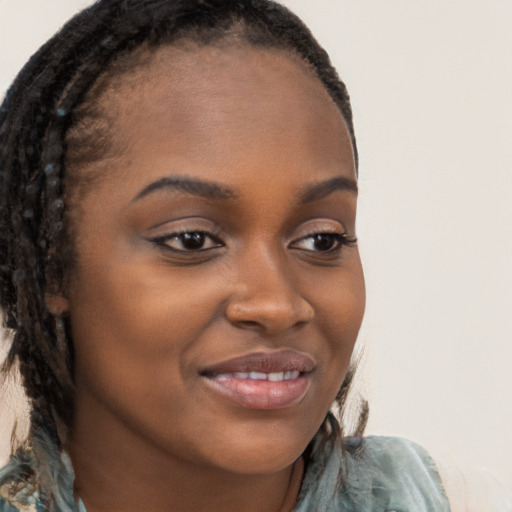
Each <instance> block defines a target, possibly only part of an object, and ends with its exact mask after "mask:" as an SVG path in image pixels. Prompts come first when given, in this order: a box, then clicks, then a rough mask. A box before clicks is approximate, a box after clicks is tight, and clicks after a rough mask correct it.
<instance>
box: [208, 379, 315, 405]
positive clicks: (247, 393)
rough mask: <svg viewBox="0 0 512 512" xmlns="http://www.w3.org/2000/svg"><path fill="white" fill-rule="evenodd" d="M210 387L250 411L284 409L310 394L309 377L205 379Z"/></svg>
mask: <svg viewBox="0 0 512 512" xmlns="http://www.w3.org/2000/svg"><path fill="white" fill-rule="evenodd" d="M203 378H204V379H206V381H207V382H208V384H209V385H210V387H212V388H213V389H214V390H215V391H217V392H219V393H221V394H222V395H224V396H225V397H227V398H230V399H231V400H233V401H235V402H237V403H239V404H241V405H243V406H244V407H247V408H248V409H261V410H272V409H284V408H286V407H291V406H293V405H296V404H298V403H299V402H300V401H301V400H302V399H303V398H304V396H305V395H306V393H307V392H308V389H309V387H310V384H311V380H310V378H309V375H307V374H306V375H301V376H300V377H298V378H297V379H291V380H282V381H277V382H276V381H268V380H252V379H237V378H235V377H233V378H224V379H216V378H215V377H203Z"/></svg>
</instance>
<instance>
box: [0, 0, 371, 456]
mask: <svg viewBox="0 0 512 512" xmlns="http://www.w3.org/2000/svg"><path fill="white" fill-rule="evenodd" d="M230 38H231V39H233V40H235V39H237V40H240V41H241V42H243V43H245V44H248V45H252V46H254V47H259V48H275V49H280V50H284V51H287V52H290V53H293V54H295V55H297V56H298V57H299V58H301V59H302V61H303V62H305V63H306V64H307V65H308V66H309V67H310V68H311V69H312V70H313V71H314V73H316V75H317V77H318V78H319V79H320V80H321V82H322V83H323V84H324V86H325V88H326V90H327V92H328V93H329V95H330V96H331V98H332V99H333V101H334V102H335V104H336V105H337V106H338V108H339V110H340V112H341V115H342V116H343V119H344V120H345V123H346V125H347V128H348V131H349V134H350V137H351V140H352V145H353V150H354V155H355V160H356V168H357V149H356V141H355V136H354V130H353V123H352V113H351V107H350V101H349V96H348V93H347V90H346V88H345V85H344V84H343V82H341V81H340V79H339V77H338V75H337V73H336V71H335V69H334V68H333V66H332V65H331V63H330V60H329V57H328V55H327V53H326V52H325V51H324V50H323V49H322V48H321V47H320V46H319V44H318V43H317V41H316V40H315V39H314V37H313V36H312V35H311V33H310V31H309V30H308V29H307V27H306V26H305V25H304V24H303V23H302V22H301V21H300V20H299V19H298V18H297V17H296V16H295V15H293V14H292V13H290V12H289V11H288V10H287V9H286V8H284V7H283V6H281V5H279V4H277V3H275V2H273V1H270V0H99V1H97V2H95V3H94V4H93V5H92V6H91V7H89V8H87V9H85V10H84V11H82V12H81V13H79V14H78V15H76V16H75V17H74V18H72V19H71V20H70V21H69V22H68V23H67V24H66V25H65V26H64V27H63V28H62V29H61V30H60V32H58V33H57V34H56V35H55V36H54V37H53V38H52V39H51V40H50V41H48V42H47V43H46V44H45V45H44V46H42V47H41V48H40V50H39V51H38V52H37V53H36V54H35V55H34V56H33V57H32V58H31V59H30V60H29V62H28V63H27V64H26V65H25V67H24V68H23V69H22V71H21V72H20V73H19V75H18V77H17V78H16V80H15V82H14V83H13V85H12V86H11V88H10V89H9V90H8V92H7V95H6V97H5V100H4V102H3V104H2V106H1V108H0V307H1V309H2V312H3V320H4V327H5V328H6V329H7V330H9V331H10V332H11V334H12V336H10V338H9V339H11V340H12V341H11V346H10V350H9V352H8V355H7V358H6V360H5V362H4V364H3V371H4V372H6V373H7V372H9V371H12V369H13V368H14V366H15V365H16V364H17V365H18V366H19V371H20V374H21V377H22V382H23V386H24V388H25V391H26V395H27V397H28V399H29V402H30V406H31V413H30V431H29V440H30V438H31V434H34V432H36V431H37V429H38V428H39V427H42V426H44V429H45V431H46V432H47V433H49V435H50V436H51V437H52V440H53V441H54V442H55V444H56V445H57V446H58V448H59V449H62V447H63V444H64V442H65V437H66V432H67V430H68V429H69V427H70V426H71V424H72V421H73V396H74V387H73V360H74V355H73V341H72V337H71V332H70V326H69V323H68V321H67V319H66V318H63V317H62V316H60V315H58V314H57V315H55V314H52V313H51V312H50V311H49V309H48V306H47V301H46V300H45V297H47V296H48V294H49V293H55V294H56V293H58V292H59V291H61V290H62V289H63V288H64V286H65V280H66V276H67V275H68V274H69V270H70V268H71V266H72V264H73V236H72V233H71V228H70V225H69V221H68V215H67V212H68V210H67V208H68V205H67V204H66V203H65V201H64V191H65V188H66V197H68V195H69V194H70V193H78V194H79V193H80V187H81V186H84V184H85V183H86V182H87V180H86V179H83V177H84V175H85V171H84V170H83V169H85V168H86V167H87V165H88V164H89V163H91V162H92V161H98V160H101V159H102V158H105V156H106V155H108V151H109V144H110V136H111V131H109V127H110V125H109V122H108V119H107V118H106V117H105V114H104V113H103V112H101V111H99V109H98V107H97V101H96V100H98V98H99V96H100V95H101V93H102V91H103V90H104V89H105V87H106V86H107V85H108V83H109V81H110V80H112V78H113V77H114V76H119V75H122V74H123V73H129V72H130V71H131V70H132V69H133V68H134V67H135V66H136V65H137V63H138V61H139V60H140V58H141V57H140V55H141V53H142V52H141V51H139V50H140V49H141V48H145V49H146V50H147V49H149V50H150V51H151V50H154V49H156V48H158V47H159V46H162V45H172V44H177V43H178V42H179V41H191V42H194V43H197V44H201V45H208V44H212V43H213V42H215V41H217V40H221V39H228V40H229V39H230ZM352 373H353V372H352V371H349V374H348V376H347V378H346V380H345V382H344V384H343V386H342V388H341V390H340V393H339V395H338V399H337V400H338V402H339V405H340V406H341V407H340V409H341V410H343V405H344V401H345V400H346V395H347V392H348V389H349V386H350V380H351V376H352ZM363 409H364V410H363V413H362V416H361V421H360V424H359V427H360V428H358V429H357V431H358V433H361V432H362V429H363V428H364V423H365V417H366V412H367V411H366V408H363ZM327 423H329V425H328V426H327V427H325V428H328V429H329V431H330V432H332V433H333V435H337V436H341V427H340V422H339V421H337V420H334V419H333V417H332V416H330V417H329V420H328V421H327V420H326V425H327ZM324 426H325V425H324Z"/></svg>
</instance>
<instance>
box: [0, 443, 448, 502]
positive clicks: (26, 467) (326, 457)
mask: <svg viewBox="0 0 512 512" xmlns="http://www.w3.org/2000/svg"><path fill="white" fill-rule="evenodd" d="M39 441H40V442H42V443H45V444H46V445H47V447H48V448H49V447H51V444H52V443H51V442H50V441H49V440H48V439H47V438H45V436H44V434H43V435H42V436H41V438H40V440H39ZM31 470H32V471H36V472H37V471H39V467H38V464H37V463H36V461H35V459H34V457H30V456H28V455H27V454H25V453H24V452H21V451H20V452H18V454H16V455H15V456H13V457H12V458H11V461H10V463H9V464H8V465H7V466H6V467H5V468H3V469H1V470H0V512H45V511H46V510H47V509H46V507H45V506H44V504H43V502H44V497H42V496H41V495H40V493H39V491H38V490H37V489H34V487H33V486H31V485H30V483H28V484H27V483H26V482H25V481H24V475H27V474H29V473H30V471H31ZM340 470H341V472H340ZM45 471H46V472H48V474H47V475H45V477H47V478H48V479H50V480H51V481H52V487H53V492H52V493H53V495H54V500H55V502H56V510H57V511H58V512H87V511H86V508H85V506H84V504H83V502H82V500H80V499H79V498H78V499H77V500H76V501H75V499H74V496H73V482H74V472H73V467H72V465H71V460H70V458H69V457H68V455H67V454H66V453H60V454H59V453H58V452H56V450H54V451H53V453H48V464H47V467H46V469H45ZM8 496H10V497H8ZM449 511H450V506H449V503H448V499H447V497H446V494H445V492H444V490H443V487H442V484H441V481H440V478H439V475H438V472H437V469H436V466H435V464H434V462H433V460H432V459H431V457H430V456H429V454H428V453H427V452H426V451H425V450H424V449H423V448H421V447H420V446H418V445H417V444H415V443H413V442H411V441H408V440H405V439H401V438H393V437H367V438H363V439H356V438H349V439H346V440H345V443H344V450H343V453H342V450H341V446H340V443H339V441H336V440H332V439H329V437H328V436H326V435H325V434H322V433H319V434H318V435H317V436H316V438H315V439H314V444H313V447H312V450H311V454H310V456H309V460H308V461H307V464H306V467H305V472H304V477H303V479H302V485H301V488H300V492H299V496H298V499H297V503H296V504H295V506H294V508H293V511H292V512H449Z"/></svg>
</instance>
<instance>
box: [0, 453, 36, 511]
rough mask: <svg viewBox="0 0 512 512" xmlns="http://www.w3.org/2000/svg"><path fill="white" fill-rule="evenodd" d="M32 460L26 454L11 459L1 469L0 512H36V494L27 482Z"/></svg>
mask: <svg viewBox="0 0 512 512" xmlns="http://www.w3.org/2000/svg"><path fill="white" fill-rule="evenodd" d="M29 466H30V459H29V458H28V457H26V456H25V455H24V454H21V452H20V453H19V454H17V456H13V457H11V460H10V461H9V463H8V464H7V465H6V466H5V467H3V468H0V512H36V511H37V510H38V508H37V504H36V499H35V493H33V492H32V491H31V486H30V484H29V483H28V482H27V481H26V480H25V475H26V473H27V469H28V467H29Z"/></svg>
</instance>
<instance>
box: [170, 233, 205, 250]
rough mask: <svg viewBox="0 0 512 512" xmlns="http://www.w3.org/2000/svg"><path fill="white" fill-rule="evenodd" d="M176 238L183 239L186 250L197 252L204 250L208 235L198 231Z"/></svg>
mask: <svg viewBox="0 0 512 512" xmlns="http://www.w3.org/2000/svg"><path fill="white" fill-rule="evenodd" d="M176 238H178V239H180V238H181V245H182V246H183V248H184V249H187V250H189V251H197V250H199V249H202V248H203V246H204V243H205V240H206V234H205V233H203V232H199V231H197V232H195V233H183V235H179V236H178V237H176Z"/></svg>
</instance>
